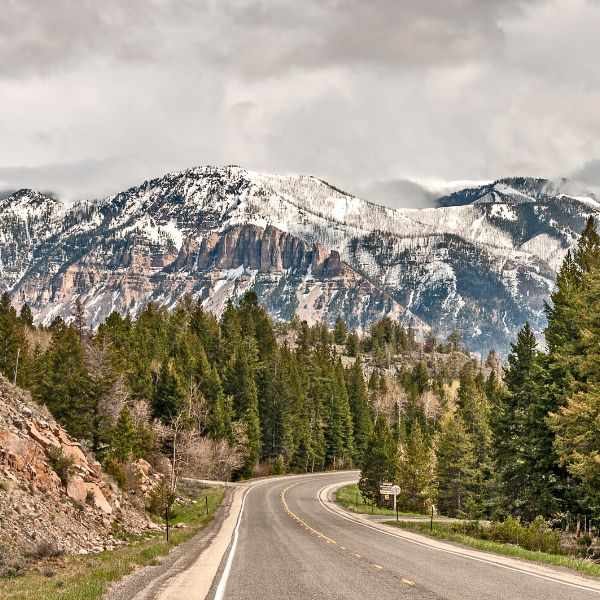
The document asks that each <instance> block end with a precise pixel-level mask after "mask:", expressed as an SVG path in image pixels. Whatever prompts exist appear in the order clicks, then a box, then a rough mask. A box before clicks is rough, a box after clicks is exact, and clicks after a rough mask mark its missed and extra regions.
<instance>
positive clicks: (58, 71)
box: [0, 0, 600, 206]
mask: <svg viewBox="0 0 600 600" xmlns="http://www.w3.org/2000/svg"><path fill="white" fill-rule="evenodd" d="M599 27H600V3H598V2H597V1H591V0H552V1H550V0H548V1H545V0H521V1H519V0H498V1H494V2H487V1H486V2H482V1H480V0H447V1H446V2H433V1H431V2H427V1H425V2H418V3H417V2H413V1H412V0H411V1H408V0H406V1H402V0H374V1H373V2H364V1H362V0H343V1H342V0H306V1H305V2H297V1H292V0H280V1H277V2H271V1H267V0H199V1H192V0H181V1H177V2H176V1H175V0H127V1H124V0H104V1H103V2H102V3H94V2H77V3H73V2H71V1H70V0H55V1H54V2H52V3H44V2H39V1H38V0H20V1H19V2H9V3H8V5H7V6H5V7H3V10H2V11H1V12H0V56H2V61H0V98H2V110H1V111H0V140H1V143H0V186H2V187H14V186H21V185H32V186H34V185H35V186H43V187H45V188H46V189H48V188H50V189H55V190H57V191H58V192H60V193H62V194H66V195H67V196H68V197H69V198H77V197H89V196H97V195H101V194H104V193H107V192H109V191H113V190H118V189H120V188H122V187H124V186H126V185H130V184H134V183H137V182H138V181H139V180H140V179H143V178H145V177H149V176H154V175H156V174H160V173H162V172H165V171H167V170H171V169H178V168H184V167H188V166H192V165H197V164H205V163H211V164H231V163H235V164H241V165H244V166H247V167H248V168H253V169H257V170H264V171H276V172H283V173H289V172H303V173H312V174H315V175H318V176H321V177H323V178H325V179H330V180H332V181H333V182H334V183H336V184H338V185H340V186H342V187H345V188H347V189H351V190H359V191H361V190H364V192H365V193H366V194H369V195H372V197H373V198H379V199H380V201H382V202H388V203H392V204H394V205H402V206H407V205H413V204H419V203H420V202H424V203H428V202H429V199H428V196H427V193H426V194H425V196H423V197H422V199H421V198H420V190H419V189H417V188H415V187H414V185H413V186H411V185H409V184H407V183H406V182H407V181H409V180H411V181H414V180H425V179H428V178H435V179H493V178H496V177H499V176H503V175H514V174H527V175H546V176H551V177H554V176H560V175H564V174H565V173H571V172H574V171H576V170H578V169H580V168H581V165H582V164H584V163H585V162H586V161H589V160H590V159H591V158H592V157H594V156H600V115H599V113H598V109H597V107H598V105H599V104H600V70H598V69H597V68H596V67H595V63H594V62H593V61H592V60H590V54H589V49H590V48H593V47H595V45H596V44H597V31H598V28H599ZM585 176H587V175H586V173H583V175H582V177H585ZM370 182H376V183H374V184H373V183H370Z"/></svg>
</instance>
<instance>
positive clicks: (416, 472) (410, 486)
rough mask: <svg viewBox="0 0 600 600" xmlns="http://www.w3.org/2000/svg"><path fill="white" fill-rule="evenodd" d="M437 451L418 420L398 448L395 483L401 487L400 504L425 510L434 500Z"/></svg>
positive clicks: (407, 507) (408, 508)
mask: <svg viewBox="0 0 600 600" xmlns="http://www.w3.org/2000/svg"><path fill="white" fill-rule="evenodd" d="M434 464H435V457H434V453H433V451H432V449H431V447H430V445H429V442H428V440H427V438H426V436H425V435H424V434H423V432H422V431H421V427H420V426H419V424H418V423H415V426H414V427H413V428H412V430H411V432H410V434H409V435H408V437H407V439H406V440H405V441H403V442H401V443H400V444H399V447H398V467H397V470H396V474H397V475H396V483H398V485H399V486H400V490H401V492H400V506H402V507H403V508H405V509H407V510H410V511H416V512H426V511H427V510H428V508H429V507H430V506H431V504H432V503H433V500H434V497H435V489H434Z"/></svg>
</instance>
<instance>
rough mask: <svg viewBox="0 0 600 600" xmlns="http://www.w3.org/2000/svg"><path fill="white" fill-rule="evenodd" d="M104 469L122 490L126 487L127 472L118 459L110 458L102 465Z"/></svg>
mask: <svg viewBox="0 0 600 600" xmlns="http://www.w3.org/2000/svg"><path fill="white" fill-rule="evenodd" d="M104 470H105V471H106V472H107V473H108V474H109V475H110V476H111V477H112V478H113V479H114V480H115V482H116V483H117V485H118V486H119V487H120V488H121V489H122V490H124V489H126V487H127V473H126V471H125V467H124V466H123V465H122V464H121V463H120V462H119V461H117V460H115V459H114V458H111V459H110V460H108V461H107V462H106V464H105V465H104Z"/></svg>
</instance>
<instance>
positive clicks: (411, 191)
mask: <svg viewBox="0 0 600 600" xmlns="http://www.w3.org/2000/svg"><path fill="white" fill-rule="evenodd" d="M357 195H359V196H361V197H363V198H365V199H367V200H370V201H371V202H376V203H377V204H384V205H385V206H391V207H392V208H423V207H434V206H437V204H436V202H435V200H436V198H437V197H438V195H437V194H435V193H433V192H431V191H430V190H427V189H425V188H424V187H423V186H421V185H419V184H418V183H415V182H414V181H409V180H407V179H391V180H387V181H374V182H372V183H368V184H366V185H363V186H361V187H359V188H358V189H357Z"/></svg>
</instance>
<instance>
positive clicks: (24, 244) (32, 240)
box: [0, 190, 64, 291]
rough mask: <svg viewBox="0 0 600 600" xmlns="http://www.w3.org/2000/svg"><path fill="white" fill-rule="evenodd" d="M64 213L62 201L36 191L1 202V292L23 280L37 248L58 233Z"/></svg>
mask: <svg viewBox="0 0 600 600" xmlns="http://www.w3.org/2000/svg"><path fill="white" fill-rule="evenodd" d="M63 210H64V207H63V206H62V204H61V203H60V202H59V201H58V200H56V199H54V198H51V197H49V196H46V195H44V194H40V193H39V192H35V191H33V190H19V191H17V192H15V193H14V194H11V195H9V196H7V197H5V198H2V199H0V291H5V290H7V289H10V288H11V287H13V286H14V285H15V284H16V283H17V282H18V281H19V280H20V279H21V277H22V276H23V274H24V272H25V270H26V267H27V265H28V264H30V262H31V261H32V260H33V252H34V250H35V247H36V246H37V245H38V244H39V243H40V242H41V241H43V240H45V239H47V238H48V237H49V236H51V235H53V233H54V232H55V231H56V230H57V228H58V222H59V221H58V220H59V218H60V216H61V214H62V213H63Z"/></svg>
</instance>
